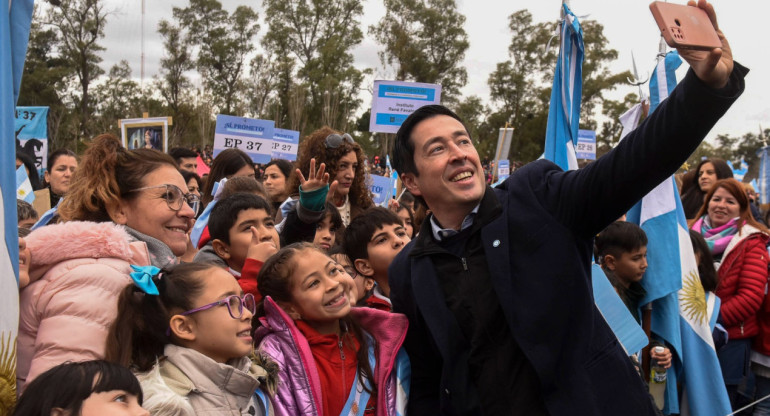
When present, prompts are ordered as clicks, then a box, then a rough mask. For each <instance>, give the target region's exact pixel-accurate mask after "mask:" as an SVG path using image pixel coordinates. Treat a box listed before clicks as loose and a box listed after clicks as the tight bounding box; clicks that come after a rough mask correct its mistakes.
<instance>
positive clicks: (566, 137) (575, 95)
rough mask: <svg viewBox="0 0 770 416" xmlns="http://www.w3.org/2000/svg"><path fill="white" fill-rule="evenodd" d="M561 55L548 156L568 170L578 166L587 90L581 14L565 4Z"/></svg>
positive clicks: (547, 132) (551, 110)
mask: <svg viewBox="0 0 770 416" xmlns="http://www.w3.org/2000/svg"><path fill="white" fill-rule="evenodd" d="M562 7H563V9H562V20H561V24H560V34H559V38H560V45H559V59H558V60H557V61H556V70H555V71H554V76H553V88H552V89H551V104H550V106H549V108H548V125H547V126H546V130H545V152H544V156H545V158H546V159H548V160H550V161H551V162H553V163H555V164H557V165H559V167H561V168H562V169H564V170H574V169H577V168H578V164H577V157H576V156H575V146H577V140H578V124H579V121H580V101H581V99H582V94H583V29H582V28H581V27H580V22H578V19H577V16H575V15H574V14H573V13H572V12H571V11H570V9H569V7H567V5H566V4H562Z"/></svg>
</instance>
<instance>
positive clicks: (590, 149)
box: [575, 130, 596, 160]
mask: <svg viewBox="0 0 770 416" xmlns="http://www.w3.org/2000/svg"><path fill="white" fill-rule="evenodd" d="M575 156H577V158H578V159H589V160H596V132H595V131H593V130H578V142H577V147H576V148H575Z"/></svg>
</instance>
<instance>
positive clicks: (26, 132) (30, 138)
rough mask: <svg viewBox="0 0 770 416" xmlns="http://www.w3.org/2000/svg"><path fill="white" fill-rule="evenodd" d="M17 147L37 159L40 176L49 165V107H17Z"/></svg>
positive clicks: (36, 163)
mask: <svg viewBox="0 0 770 416" xmlns="http://www.w3.org/2000/svg"><path fill="white" fill-rule="evenodd" d="M13 131H14V133H15V135H16V145H17V146H19V147H21V148H22V149H24V151H25V152H26V153H27V154H28V155H30V156H32V157H34V158H35V167H36V168H37V172H38V175H39V176H40V178H41V179H42V178H43V172H44V171H45V169H46V166H47V165H48V107H16V122H15V127H14V129H13Z"/></svg>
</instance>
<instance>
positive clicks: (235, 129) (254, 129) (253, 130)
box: [213, 114, 275, 163]
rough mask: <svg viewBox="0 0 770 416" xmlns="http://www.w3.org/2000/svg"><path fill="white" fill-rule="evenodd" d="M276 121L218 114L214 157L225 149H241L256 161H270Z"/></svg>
mask: <svg viewBox="0 0 770 416" xmlns="http://www.w3.org/2000/svg"><path fill="white" fill-rule="evenodd" d="M274 130H275V123H274V122H273V121H271V120H258V119H253V118H245V117H235V116H227V115H222V114H219V115H217V126H216V129H215V130H214V149H213V150H214V157H216V156H217V155H218V154H219V153H220V152H221V151H223V150H225V149H240V150H243V151H244V152H246V154H248V155H249V157H251V160H252V161H253V162H254V163H268V162H270V159H272V154H273V136H274Z"/></svg>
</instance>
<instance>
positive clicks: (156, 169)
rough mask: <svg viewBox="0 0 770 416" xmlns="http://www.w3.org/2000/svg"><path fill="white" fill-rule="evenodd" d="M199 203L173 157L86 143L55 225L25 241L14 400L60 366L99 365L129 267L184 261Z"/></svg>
mask: <svg viewBox="0 0 770 416" xmlns="http://www.w3.org/2000/svg"><path fill="white" fill-rule="evenodd" d="M198 202H199V199H198V197H197V196H196V195H192V194H190V193H189V191H188V189H187V184H186V183H185V181H184V179H183V178H182V175H181V174H180V173H179V171H178V170H177V165H176V163H175V162H174V159H172V158H171V156H168V155H166V154H164V153H161V152H158V151H156V150H151V149H135V150H126V149H124V148H123V147H122V146H121V144H120V141H119V140H118V139H117V138H116V137H115V136H113V135H111V134H102V135H100V136H98V137H96V138H95V139H94V140H93V142H92V144H91V145H90V147H89V148H88V150H87V151H86V153H85V155H84V156H83V161H82V164H81V165H80V167H79V168H78V170H77V171H76V172H75V174H74V175H73V177H72V185H71V186H70V189H69V191H68V193H67V197H66V198H65V199H64V200H62V203H61V204H60V206H59V215H60V219H61V221H62V222H61V223H59V224H55V225H48V226H45V227H42V228H38V229H37V230H35V231H33V232H32V233H31V234H30V235H29V236H28V237H27V239H26V241H27V247H28V248H29V250H30V252H31V264H30V269H29V274H30V280H31V281H32V283H30V285H29V286H27V287H26V288H24V289H23V290H22V291H21V293H20V299H19V309H20V312H19V335H18V366H17V374H16V376H17V385H18V390H19V392H21V391H22V390H23V388H24V385H25V383H28V382H30V381H31V380H32V379H34V378H35V377H37V376H38V375H39V374H41V373H43V372H45V371H46V370H48V369H49V368H52V367H54V366H56V365H58V364H61V363H63V362H67V361H75V362H76V361H84V360H95V359H102V358H104V353H105V345H106V338H107V332H108V329H109V327H110V325H111V324H112V322H113V321H114V320H115V318H116V317H117V299H118V295H119V294H120V292H121V291H122V290H123V288H125V287H126V285H128V284H129V283H131V277H130V276H131V275H132V274H133V273H136V272H138V270H137V269H135V267H136V266H149V265H152V266H155V267H158V268H163V267H165V266H167V265H169V264H172V263H176V262H177V256H181V255H182V254H184V253H185V249H186V248H187V240H188V237H187V231H188V229H189V228H190V226H191V223H192V221H193V218H194V217H195V210H196V209H197V205H198ZM132 266H133V267H132Z"/></svg>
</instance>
